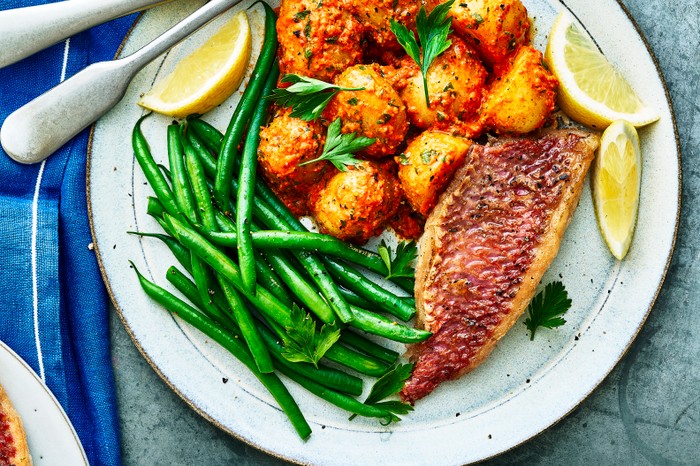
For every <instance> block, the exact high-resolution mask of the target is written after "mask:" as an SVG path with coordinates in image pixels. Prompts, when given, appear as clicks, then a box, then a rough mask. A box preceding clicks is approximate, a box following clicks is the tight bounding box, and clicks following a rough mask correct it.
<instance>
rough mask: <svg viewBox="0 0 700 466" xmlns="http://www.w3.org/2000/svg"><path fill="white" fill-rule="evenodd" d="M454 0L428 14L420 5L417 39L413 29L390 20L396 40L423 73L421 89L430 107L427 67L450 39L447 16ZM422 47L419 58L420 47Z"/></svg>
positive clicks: (417, 19) (449, 25) (445, 48)
mask: <svg viewBox="0 0 700 466" xmlns="http://www.w3.org/2000/svg"><path fill="white" fill-rule="evenodd" d="M453 3H454V0H449V1H447V2H445V3H441V4H440V5H438V6H436V7H435V8H433V11H431V12H430V14H427V13H426V11H425V6H421V8H420V11H419V12H418V17H417V18H416V31H418V41H416V36H415V34H414V33H413V31H411V30H409V29H408V28H407V27H406V26H404V25H403V24H401V23H399V22H397V21H395V20H393V19H392V20H391V32H393V33H394V35H395V36H396V40H397V41H398V42H399V44H401V46H402V47H403V49H404V50H405V51H406V53H407V54H408V56H410V57H411V58H413V60H414V61H415V62H416V63H417V64H418V66H419V67H420V70H421V72H422V73H423V90H424V91H425V102H426V104H427V106H428V108H430V97H429V95H428V68H430V65H431V64H432V63H433V60H435V58H437V56H438V55H440V54H441V53H442V52H444V51H445V50H447V49H448V48H449V47H450V45H452V41H451V40H449V39H448V38H447V36H448V35H449V34H450V31H451V26H452V18H451V17H450V18H448V17H447V13H448V12H449V11H450V7H451V6H452V4H453ZM419 43H420V47H422V49H423V56H422V58H421V53H420V47H419Z"/></svg>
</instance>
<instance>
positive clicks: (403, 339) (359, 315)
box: [349, 307, 432, 343]
mask: <svg viewBox="0 0 700 466" xmlns="http://www.w3.org/2000/svg"><path fill="white" fill-rule="evenodd" d="M352 312H353V314H355V319H353V320H352V321H351V322H350V324H349V325H351V326H352V327H353V328H356V329H358V330H363V331H365V332H367V333H371V334H373V335H378V336H380V337H384V338H387V339H389V340H393V341H398V342H400V343H419V342H421V341H424V340H426V339H427V338H429V337H430V335H432V333H430V332H428V331H426V330H420V329H417V328H413V327H407V326H405V325H401V324H399V323H397V322H394V321H393V320H391V319H387V318H386V317H384V316H380V315H378V314H374V313H372V312H368V311H365V310H364V309H360V308H359V307H352Z"/></svg>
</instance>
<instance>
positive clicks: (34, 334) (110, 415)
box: [0, 0, 134, 465]
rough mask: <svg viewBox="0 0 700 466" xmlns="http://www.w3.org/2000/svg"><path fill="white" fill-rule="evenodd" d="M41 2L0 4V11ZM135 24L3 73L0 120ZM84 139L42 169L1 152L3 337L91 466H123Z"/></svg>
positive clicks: (62, 46)
mask: <svg viewBox="0 0 700 466" xmlns="http://www.w3.org/2000/svg"><path fill="white" fill-rule="evenodd" d="M37 3H43V2H42V1H28V0H9V1H8V0H0V9H2V10H5V9H9V8H17V7H21V6H29V5H33V4H37ZM133 20H134V16H133V15H132V16H130V17H126V18H122V19H119V20H115V21H112V22H110V23H106V24H104V25H102V26H99V27H96V28H93V29H92V30H89V31H86V32H84V33H81V34H79V35H77V36H75V37H71V38H70V39H69V40H67V41H64V42H61V43H59V44H57V45H55V46H53V47H52V48H50V49H47V50H45V51H42V52H40V53H38V54H36V55H34V56H32V57H29V58H27V59H25V60H23V61H21V62H18V63H16V64H14V65H11V66H9V67H6V68H4V69H0V122H1V121H4V120H5V118H6V117H7V115H8V114H9V113H11V112H12V111H14V110H15V109H17V108H19V107H20V106H22V105H23V104H25V103H26V102H28V101H30V100H31V99H33V98H34V97H36V96H38V95H39V94H41V93H42V92H44V91H46V90H48V89H50V88H51V87H53V86H55V85H57V84H58V83H59V82H60V81H62V80H63V79H67V78H69V77H70V76H71V75H73V74H75V73H76V72H78V71H80V70H81V69H83V68H84V67H85V66H87V65H88V64H90V63H93V62H96V61H103V60H111V59H112V58H113V57H114V54H115V52H116V50H117V48H118V46H119V44H120V43H121V42H122V40H123V39H124V36H125V34H126V33H127V31H128V29H129V27H130V25H131V24H132V23H133ZM0 53H1V52H0ZM86 105H89V102H86ZM87 139H88V130H85V131H83V132H82V133H81V134H80V135H78V136H77V137H75V138H74V139H73V140H72V141H71V142H69V143H68V144H66V145H65V146H64V147H63V148H61V149H60V150H59V151H58V152H57V153H55V154H54V155H53V156H51V157H50V158H49V159H48V160H47V161H46V162H45V163H42V164H36V165H21V164H18V163H16V162H14V161H12V160H10V159H9V158H8V157H7V156H6V154H5V153H4V152H3V153H2V154H0V180H1V181H0V251H1V253H0V271H1V272H0V273H1V274H2V280H0V303H2V304H1V305H0V340H2V341H4V342H5V343H6V344H8V345H9V346H10V347H11V348H12V349H13V350H14V351H15V352H17V353H18V354H19V355H20V356H21V357H22V358H23V359H24V360H25V361H26V362H27V363H28V364H29V365H30V366H31V367H32V368H33V369H34V370H35V371H36V373H37V374H38V375H39V376H40V377H41V378H42V379H43V380H44V381H45V382H46V384H47V385H48V387H49V388H50V389H51V391H52V392H53V394H54V395H55V396H56V398H57V399H58V401H59V402H60V403H61V405H62V406H63V408H64V410H65V411H66V413H67V414H68V417H69V418H70V420H71V422H72V423H73V426H74V427H75V430H76V432H77V433H78V436H79V437H80V440H81V442H82V444H83V447H84V449H85V452H86V454H87V457H88V460H89V461H90V464H92V465H101V464H104V465H118V464H120V452H119V428H118V418H117V407H116V399H115V394H114V379H113V375H112V366H111V360H110V352H109V331H108V309H109V308H108V299H107V295H106V291H105V287H104V284H103V282H102V279H101V276H100V272H99V269H98V267H97V261H96V258H95V253H94V252H93V251H92V250H91V248H90V247H89V245H90V242H91V241H92V239H91V236H90V228H89V223H88V214H87V202H86V195H85V160H86V149H87ZM0 152H2V151H1V150H0ZM47 435H50V434H48V433H47Z"/></svg>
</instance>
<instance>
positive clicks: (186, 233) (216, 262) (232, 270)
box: [165, 214, 292, 327]
mask: <svg viewBox="0 0 700 466" xmlns="http://www.w3.org/2000/svg"><path fill="white" fill-rule="evenodd" d="M165 218H166V219H167V221H168V222H170V225H171V228H172V232H173V236H174V237H175V238H176V239H177V240H178V241H180V243H181V244H182V245H183V246H185V247H186V248H189V249H190V250H191V251H192V252H194V253H195V254H196V255H197V256H199V257H201V258H202V260H204V261H205V262H206V263H207V264H209V266H210V267H212V268H213V269H214V270H215V271H216V272H217V273H219V274H221V275H223V276H224V277H225V278H226V280H228V281H229V282H231V284H232V285H233V286H235V287H236V289H237V290H238V291H240V292H242V293H245V288H244V287H243V283H242V282H241V273H240V271H239V270H238V266H237V265H236V264H235V263H234V262H233V261H232V260H231V259H230V258H229V257H228V256H227V255H226V254H224V253H223V252H221V251H220V250H218V249H217V248H216V247H215V246H214V245H212V244H211V243H209V242H208V241H207V240H206V239H204V237H203V236H202V235H200V234H199V233H197V232H196V231H194V230H193V229H192V228H189V227H188V226H187V225H185V224H184V223H183V222H181V221H180V220H178V219H176V218H175V217H172V216H168V215H167V214H166V215H165ZM246 298H247V299H248V300H249V301H250V302H251V303H252V304H253V305H254V306H255V307H256V308H257V309H259V310H260V311H261V312H263V313H264V314H265V315H267V316H268V317H269V318H270V319H272V320H274V321H275V322H277V323H278V324H280V325H282V326H283V327H289V326H290V325H291V324H292V320H291V312H292V311H291V309H289V308H288V307H287V306H285V305H284V304H282V303H281V302H280V301H279V300H278V299H277V298H276V297H275V296H274V295H273V294H272V293H270V292H269V291H267V290H266V289H264V288H262V287H260V289H259V290H258V292H257V293H256V294H255V295H246Z"/></svg>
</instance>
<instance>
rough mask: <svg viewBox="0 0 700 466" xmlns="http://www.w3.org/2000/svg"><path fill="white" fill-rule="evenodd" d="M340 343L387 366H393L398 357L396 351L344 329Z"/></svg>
mask: <svg viewBox="0 0 700 466" xmlns="http://www.w3.org/2000/svg"><path fill="white" fill-rule="evenodd" d="M339 341H340V342H341V343H343V344H345V345H348V346H350V347H351V348H355V349H358V350H360V351H363V352H365V353H367V354H369V355H370V356H374V357H375V358H378V359H381V360H382V361H384V362H387V363H389V364H394V363H395V362H396V360H397V359H398V357H399V353H397V352H396V351H393V350H390V349H388V348H384V347H383V346H381V345H379V344H377V343H375V342H373V341H371V340H368V339H366V338H365V337H363V336H362V335H358V334H357V333H355V332H354V331H352V330H349V329H346V330H343V331H342V332H341V333H340V340H339Z"/></svg>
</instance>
